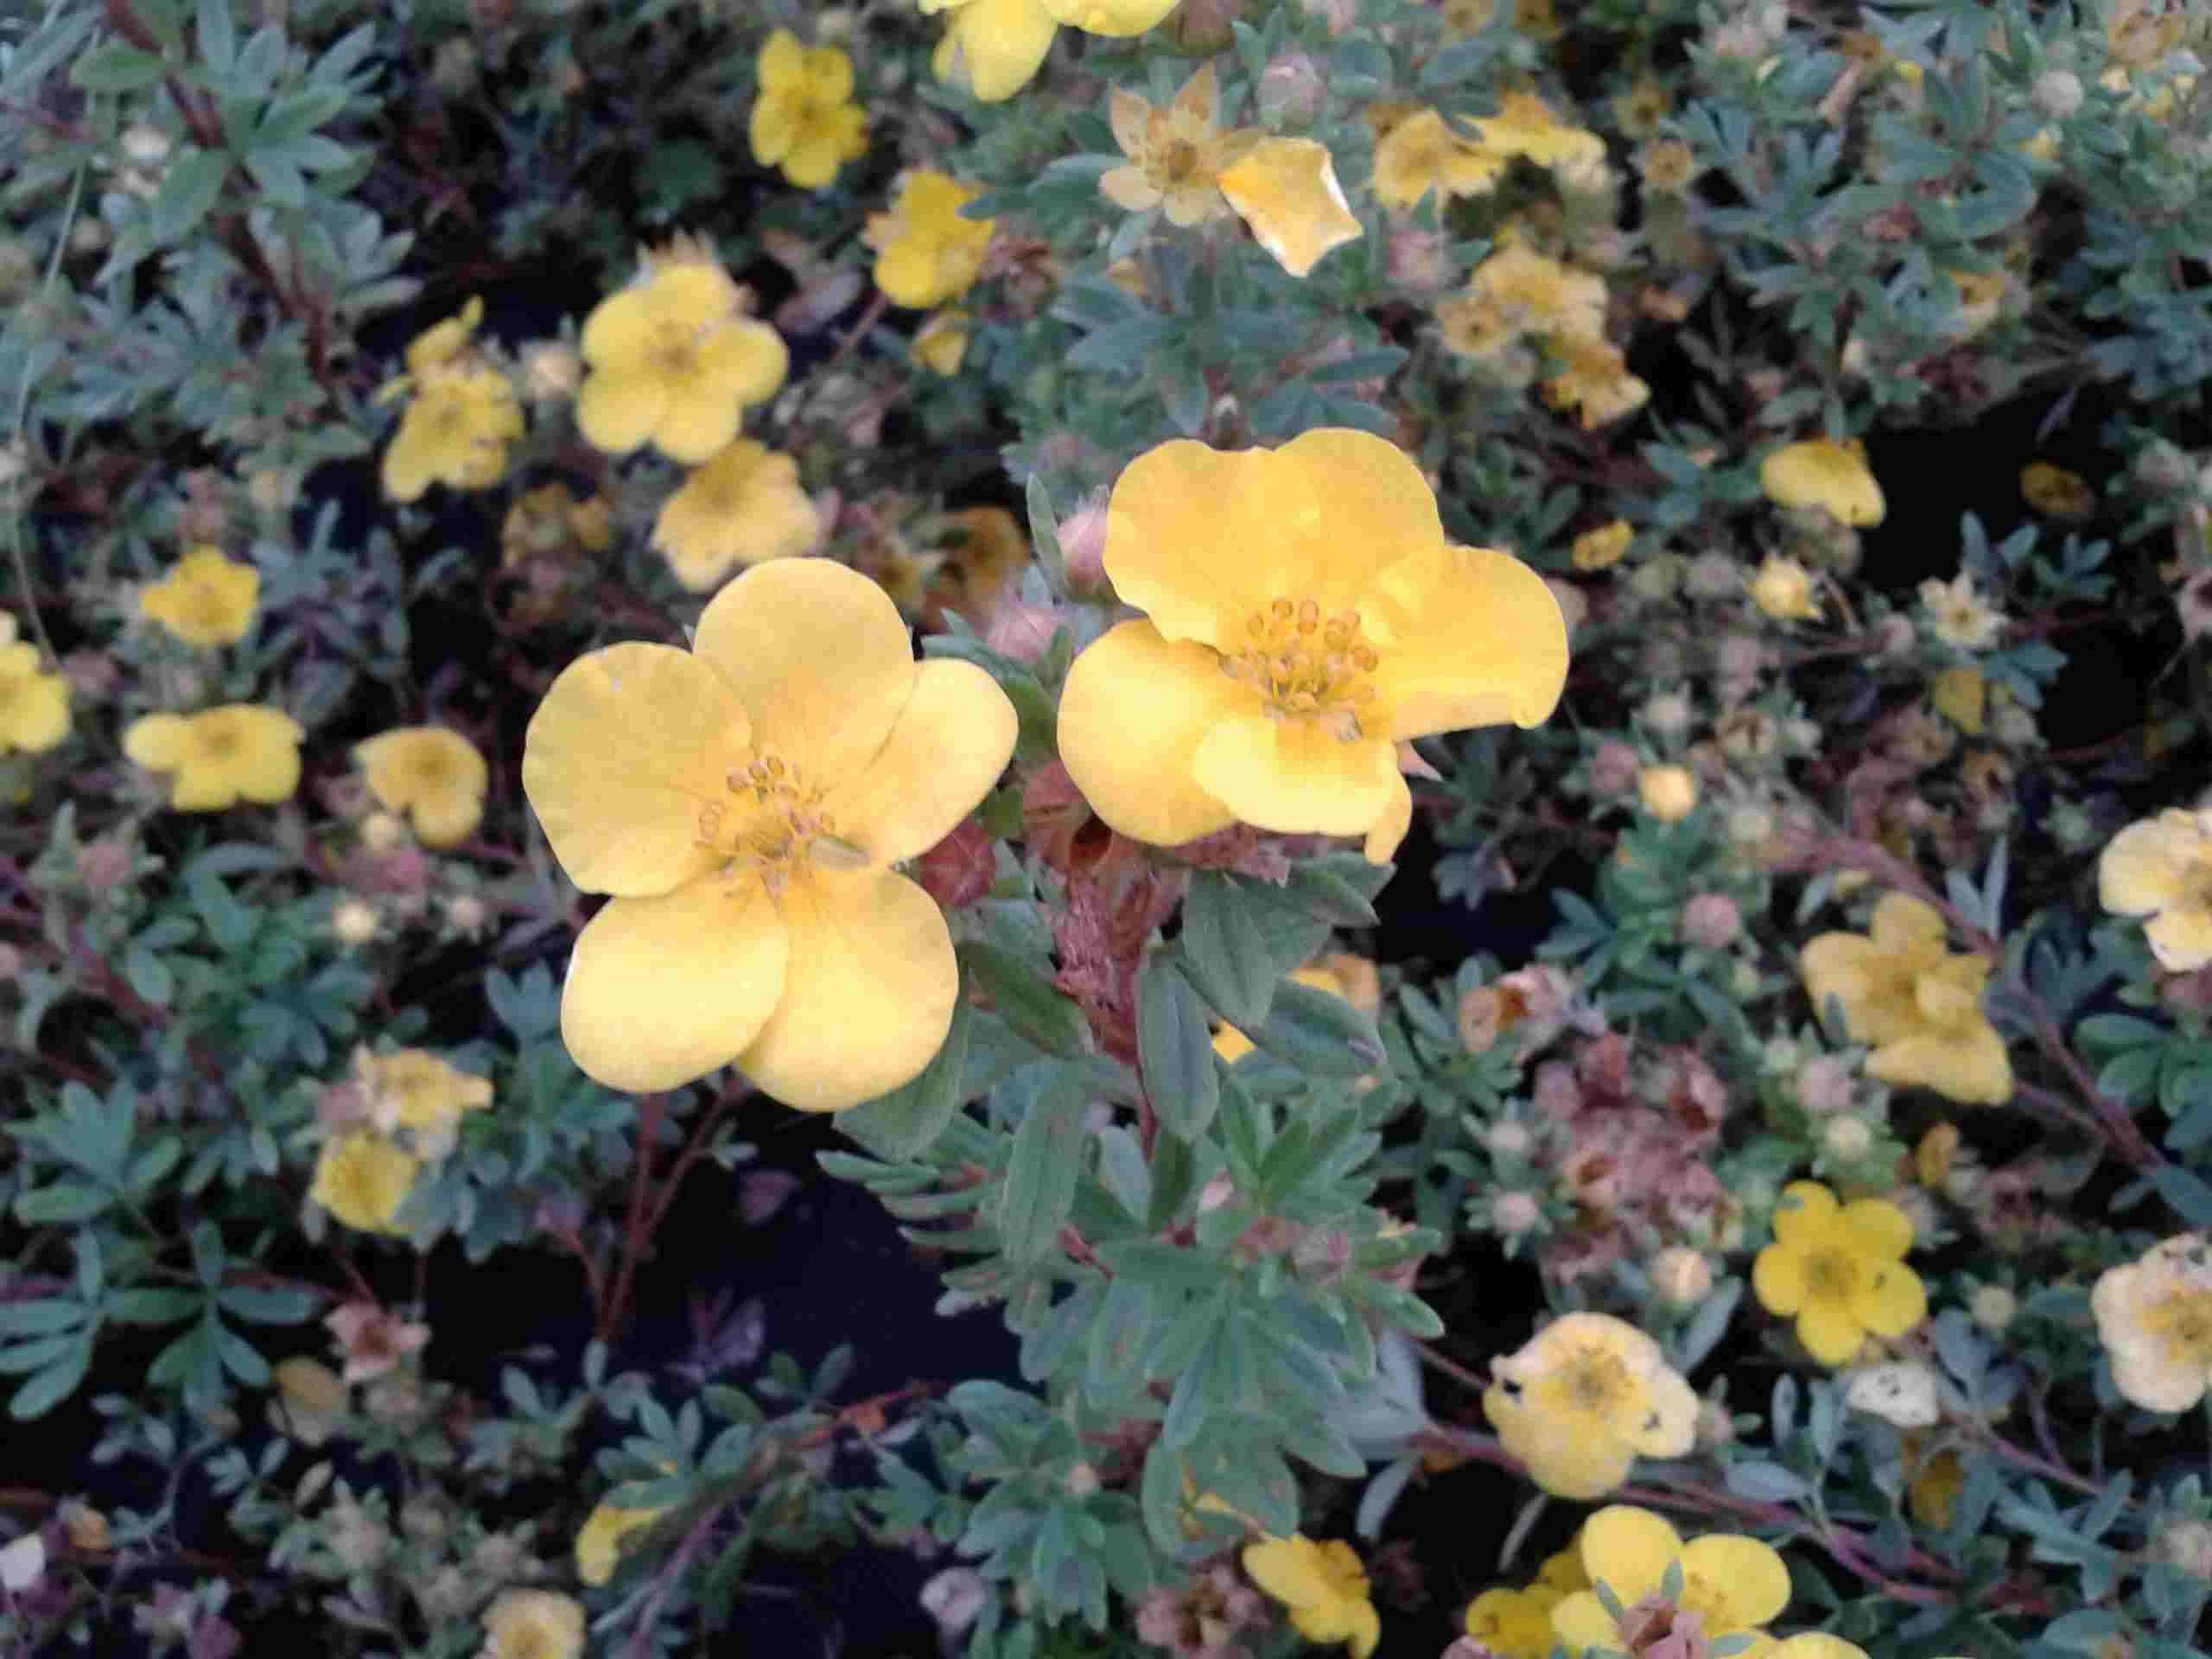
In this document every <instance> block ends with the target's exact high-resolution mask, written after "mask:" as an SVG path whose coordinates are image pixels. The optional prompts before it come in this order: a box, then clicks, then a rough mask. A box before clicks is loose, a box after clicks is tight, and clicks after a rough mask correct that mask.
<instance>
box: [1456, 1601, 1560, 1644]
mask: <svg viewBox="0 0 2212 1659" xmlns="http://www.w3.org/2000/svg"><path fill="white" fill-rule="evenodd" d="M1559 1602H1560V1597H1559V1596H1557V1595H1552V1594H1547V1593H1546V1592H1545V1591H1544V1589H1543V1588H1542V1587H1541V1586H1537V1585H1531V1586H1529V1587H1528V1588H1527V1589H1525V1590H1516V1589H1513V1588H1510V1587H1509V1586H1503V1585H1501V1586H1497V1588H1495V1589H1491V1590H1485V1591H1484V1592H1482V1593H1481V1594H1480V1595H1478V1596H1477V1597H1476V1598H1475V1599H1474V1600H1473V1601H1472V1602H1471V1603H1470V1604H1469V1605H1468V1607H1467V1613H1466V1618H1465V1620H1464V1623H1465V1627H1466V1631H1467V1634H1468V1635H1469V1636H1471V1637H1474V1638H1475V1640H1476V1641H1478V1642H1479V1643H1482V1644H1483V1646H1484V1648H1486V1649H1489V1650H1490V1652H1491V1654H1493V1655H1495V1656H1497V1659H1551V1652H1552V1644H1553V1643H1554V1642H1555V1641H1556V1640H1557V1639H1558V1638H1557V1637H1554V1635H1553V1634H1552V1609H1553V1608H1554V1606H1556V1605H1558V1604H1559Z"/></svg>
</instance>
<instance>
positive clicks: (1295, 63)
mask: <svg viewBox="0 0 2212 1659" xmlns="http://www.w3.org/2000/svg"><path fill="white" fill-rule="evenodd" d="M1327 94H1328V82H1327V80H1326V79H1324V78H1323V76H1322V73H1321V68H1320V66H1319V64H1317V63H1315V62H1314V61H1313V59H1312V58H1311V57H1309V56H1307V55H1306V54H1305V53H1303V52H1297V51H1292V52H1285V53H1281V54H1279V55H1277V56H1276V57H1275V58H1274V59H1273V60H1271V61H1270V62H1269V63H1268V67H1266V68H1265V69H1262V71H1261V72H1260V92H1259V101H1260V119H1261V120H1262V121H1263V122H1265V123H1266V124H1267V125H1268V127H1269V128H1271V129H1281V128H1282V127H1284V126H1286V125H1287V126H1304V125H1305V124H1306V123H1307V122H1309V121H1311V120H1313V118H1314V117H1315V116H1316V115H1317V114H1319V112H1320V109H1321V102H1322V99H1324V98H1325V97H1326V96H1327Z"/></svg>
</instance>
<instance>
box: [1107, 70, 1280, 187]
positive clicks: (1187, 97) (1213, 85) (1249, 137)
mask: <svg viewBox="0 0 2212 1659" xmlns="http://www.w3.org/2000/svg"><path fill="white" fill-rule="evenodd" d="M1220 105H1221V92H1220V82H1219V79H1218V78H1217V76H1216V74H1215V73H1214V67H1213V64H1212V63H1211V61H1208V62H1207V63H1205V65H1203V66H1202V67H1200V68H1199V69H1198V73H1196V74H1193V75H1192V77H1191V78H1190V79H1188V80H1186V81H1185V82H1184V83H1183V88H1182V90H1181V91H1180V92H1177V93H1176V94H1175V98H1174V101H1173V103H1171V104H1169V105H1167V107H1166V108H1165V109H1161V108H1160V107H1159V106H1157V105H1154V104H1152V103H1150V102H1148V101H1147V100H1146V99H1142V98H1141V97H1139V96H1138V95H1137V94H1136V93H1135V92H1128V91H1127V90H1125V89H1123V88H1122V87H1118V86H1117V87H1116V88H1115V89H1114V92H1113V95H1112V97H1111V99H1109V103H1108V105H1107V108H1108V111H1109V115H1110V116H1111V118H1112V120H1113V124H1114V141H1115V142H1116V143H1118V144H1120V145H1121V147H1122V155H1124V156H1128V162H1125V163H1124V164H1123V165H1122V166H1120V167H1116V168H1109V169H1108V170H1107V171H1106V172H1104V173H1103V174H1101V175H1099V179H1098V188H1099V189H1100V190H1101V191H1103V193H1104V194H1105V195H1106V197H1107V199H1108V200H1110V201H1112V202H1113V203H1114V204H1115V206H1116V207H1126V208H1128V210H1129V211H1130V212H1131V213H1143V212H1145V211H1147V209H1149V208H1153V207H1158V208H1160V210H1161V211H1162V212H1163V213H1166V216H1167V222H1168V223H1169V224H1171V225H1182V226H1190V225H1200V224H1204V223H1205V221H1206V220H1207V219H1214V218H1217V217H1220V216H1223V215H1225V214H1226V213H1228V212H1229V211H1230V209H1229V203H1228V201H1227V200H1225V199H1224V197H1223V195H1222V194H1221V189H1220V187H1219V186H1218V185H1217V183H1216V182H1215V181H1216V180H1217V179H1218V178H1219V177H1220V176H1221V175H1222V174H1224V172H1226V171H1227V170H1228V169H1229V168H1230V167H1231V166H1232V165H1233V164H1234V163H1235V162H1236V161H1237V160H1238V159H1239V158H1241V157H1242V156H1243V154H1244V152H1245V151H1246V150H1248V149H1250V148H1251V147H1252V145H1253V144H1254V143H1256V142H1258V140H1259V139H1260V137H1262V135H1261V134H1260V133H1259V132H1257V131H1254V130H1248V129H1245V128H1238V129H1237V130H1235V131H1233V132H1224V130H1222V126H1221V108H1220Z"/></svg>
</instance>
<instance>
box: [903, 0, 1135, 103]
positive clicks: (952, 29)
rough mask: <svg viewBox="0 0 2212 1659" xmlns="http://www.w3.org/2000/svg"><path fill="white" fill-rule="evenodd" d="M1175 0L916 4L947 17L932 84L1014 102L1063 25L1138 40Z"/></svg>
mask: <svg viewBox="0 0 2212 1659" xmlns="http://www.w3.org/2000/svg"><path fill="white" fill-rule="evenodd" d="M1177 3H1178V0H921V9H922V11H923V12H924V14H925V15H926V14H928V13H931V12H940V11H941V12H950V14H951V16H950V17H949V18H948V19H947V20H946V24H945V31H944V39H943V40H942V41H939V42H938V48H937V50H936V51H935V52H934V53H933V54H931V58H930V67H931V70H932V71H933V72H934V73H936V75H937V77H938V79H940V80H943V81H947V82H949V83H950V84H951V85H953V86H963V87H965V88H967V90H968V91H969V93H970V94H971V95H973V96H974V97H975V98H976V99H978V100H979V101H981V102H982V103H985V104H995V103H998V102H999V101H1000V100H1001V99H1008V98H1011V97H1013V96H1014V94H1015V93H1016V92H1020V90H1021V89H1022V88H1023V87H1024V86H1027V85H1028V84H1029V82H1030V79H1032V77H1033V76H1034V75H1035V74H1036V73H1037V71H1038V70H1039V68H1040V67H1042V66H1043V64H1044V61H1045V54H1046V53H1048V52H1050V51H1051V50H1052V37H1053V36H1054V35H1057V34H1058V33H1059V30H1060V29H1061V27H1062V26H1063V25H1065V26H1066V27H1067V28H1070V29H1082V30H1084V32H1085V33H1086V34H1091V35H1141V34H1143V33H1144V32H1145V30H1147V29H1150V28H1151V27H1152V26H1153V25H1154V24H1155V23H1157V22H1160V19H1162V18H1163V17H1165V16H1167V14H1168V13H1169V12H1171V11H1173V10H1175V7H1176V4H1177Z"/></svg>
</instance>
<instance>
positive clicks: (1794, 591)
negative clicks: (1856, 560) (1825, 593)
mask: <svg viewBox="0 0 2212 1659" xmlns="http://www.w3.org/2000/svg"><path fill="white" fill-rule="evenodd" d="M1751 603H1752V604H1754V605H1756V606H1758V607H1759V609H1760V610H1761V611H1763V612H1764V613H1766V614H1767V615H1769V616H1770V617H1772V618H1773V619H1774V620H1776V621H1777V622H1817V621H1818V620H1820V616H1821V601H1820V595H1819V594H1817V593H1815V591H1814V588H1813V573H1812V572H1811V571H1810V570H1808V569H1806V568H1805V567H1804V566H1803V565H1802V564H1800V563H1797V561H1796V560H1795V559H1790V558H1784V557H1783V556H1782V555H1781V554H1779V553H1770V554H1768V555H1767V556H1766V559H1765V562H1764V563H1762V564H1761V565H1760V566H1759V568H1758V569H1757V570H1756V571H1754V572H1753V573H1752V575H1751Z"/></svg>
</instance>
